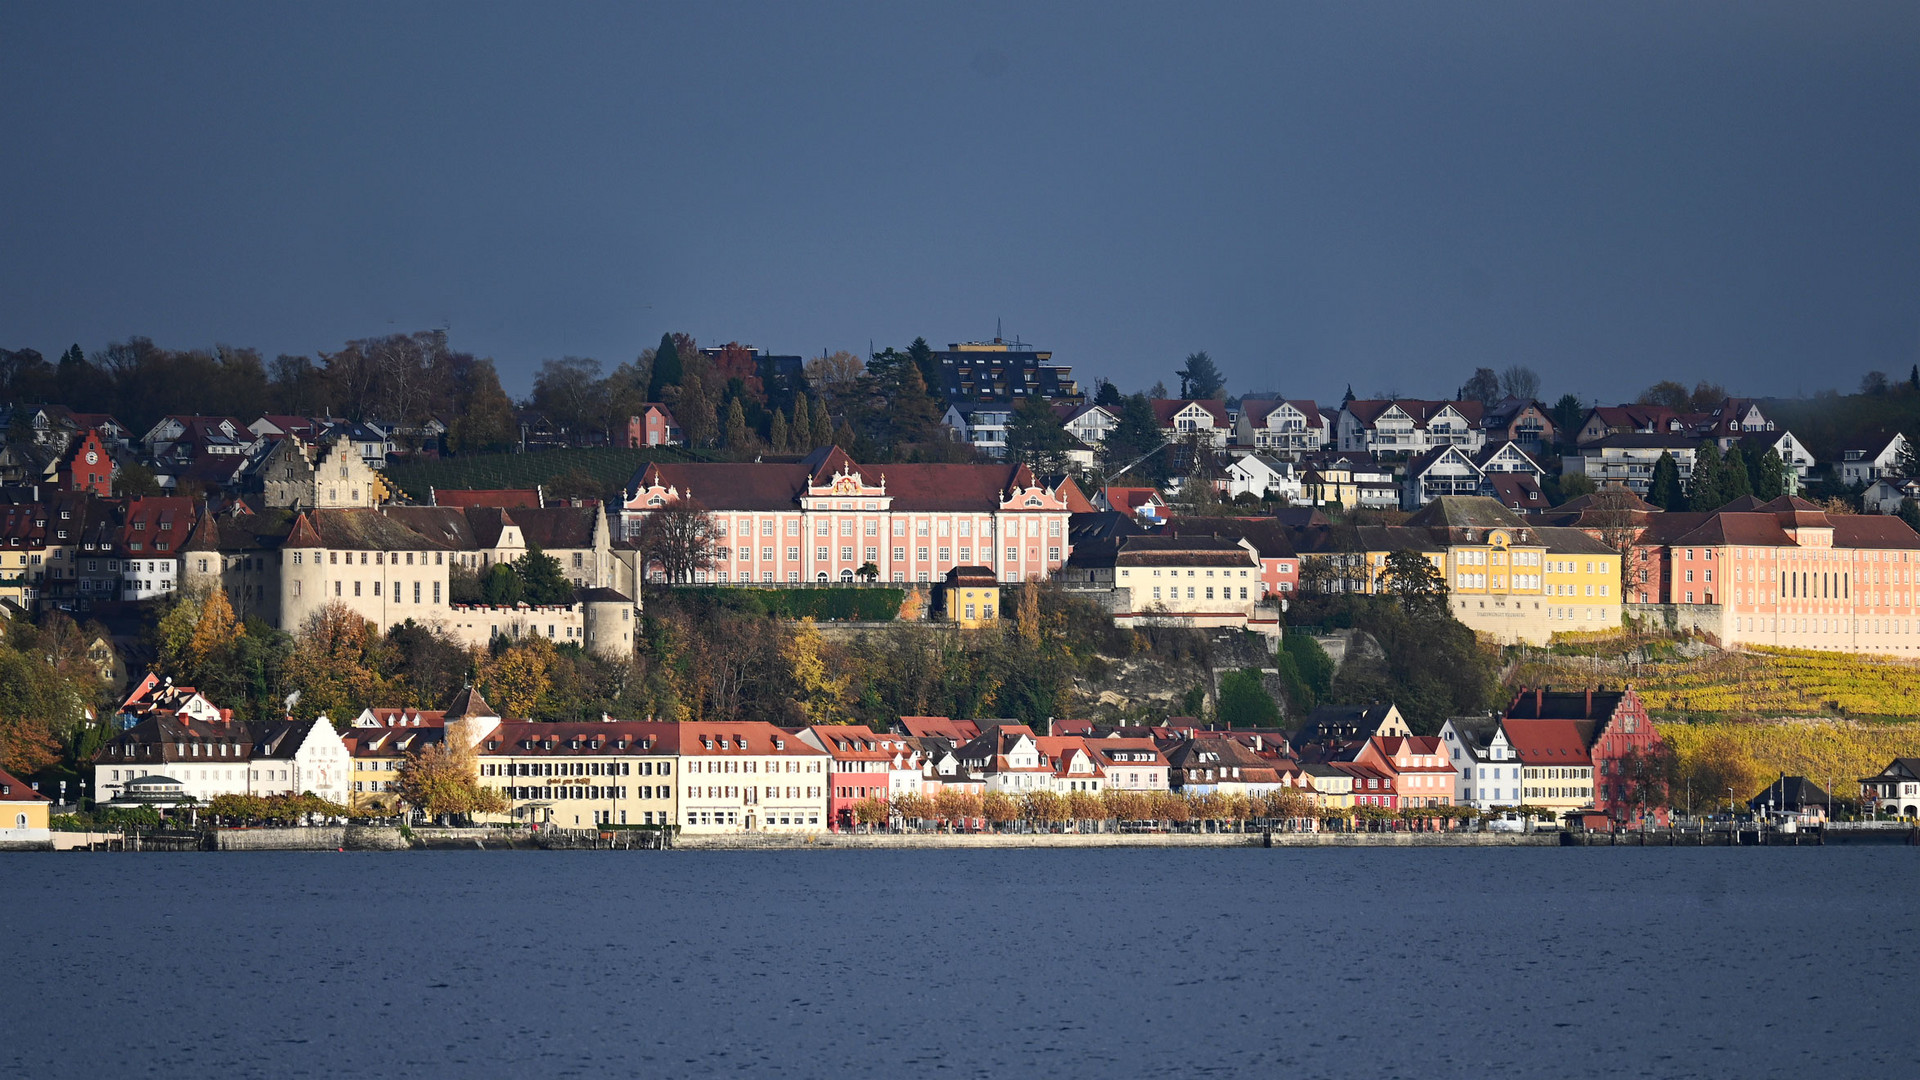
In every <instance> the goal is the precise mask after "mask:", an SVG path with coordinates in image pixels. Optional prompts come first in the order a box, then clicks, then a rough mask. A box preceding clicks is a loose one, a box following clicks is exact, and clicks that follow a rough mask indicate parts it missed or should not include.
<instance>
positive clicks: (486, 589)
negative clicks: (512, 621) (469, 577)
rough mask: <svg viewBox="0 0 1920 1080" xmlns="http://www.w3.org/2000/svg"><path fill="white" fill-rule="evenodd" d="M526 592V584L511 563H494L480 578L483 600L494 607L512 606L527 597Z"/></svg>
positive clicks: (481, 597)
mask: <svg viewBox="0 0 1920 1080" xmlns="http://www.w3.org/2000/svg"><path fill="white" fill-rule="evenodd" d="M525 593H526V584H525V583H524V582H522V581H521V580H520V575H519V574H517V573H515V572H514V569H513V565H512V564H511V563H503V562H499V563H494V564H493V565H492V566H490V567H488V568H487V572H486V573H485V574H484V575H482V576H481V578H480V599H481V602H483V603H486V604H489V605H491V606H493V607H512V606H513V605H515V604H517V603H519V602H520V601H521V600H524V599H526V596H525Z"/></svg>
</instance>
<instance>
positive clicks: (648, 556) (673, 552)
mask: <svg viewBox="0 0 1920 1080" xmlns="http://www.w3.org/2000/svg"><path fill="white" fill-rule="evenodd" d="M635 542H636V543H637V544H638V545H639V548H640V553H641V557H642V558H643V559H645V560H646V565H647V566H648V567H649V568H651V567H653V566H655V565H657V566H658V567H659V569H660V573H661V575H662V576H664V577H665V578H666V580H668V581H671V582H684V581H692V580H693V575H694V572H695V571H698V570H705V569H706V568H708V567H709V566H712V565H713V562H714V559H715V558H717V557H718V555H719V537H718V535H717V534H716V532H715V526H714V521H713V515H711V514H709V513H707V508H706V507H704V506H702V505H701V504H700V503H699V501H698V500H696V499H694V498H693V497H692V496H686V497H683V498H679V499H675V500H673V501H671V502H669V503H667V504H666V505H664V506H658V507H654V508H653V509H652V510H651V511H649V512H648V514H647V516H646V519H645V520H644V521H642V522H641V523H640V532H639V534H638V535H637V536H636V537H635Z"/></svg>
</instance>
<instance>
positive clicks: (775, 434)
mask: <svg viewBox="0 0 1920 1080" xmlns="http://www.w3.org/2000/svg"><path fill="white" fill-rule="evenodd" d="M767 441H768V442H770V443H772V444H773V452H774V453H776V454H784V453H786V452H787V414H785V413H783V412H781V411H780V410H779V409H775V410H773V419H772V420H771V421H769V422H768V425H767Z"/></svg>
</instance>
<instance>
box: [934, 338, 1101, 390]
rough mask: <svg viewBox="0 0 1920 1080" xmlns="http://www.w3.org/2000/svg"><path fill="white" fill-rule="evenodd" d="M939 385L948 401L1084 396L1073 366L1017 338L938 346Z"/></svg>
mask: <svg viewBox="0 0 1920 1080" xmlns="http://www.w3.org/2000/svg"><path fill="white" fill-rule="evenodd" d="M933 359H934V363H935V364H936V365H937V366H938V368H939V373H940V383H939V385H938V386H936V387H933V388H932V389H933V390H935V392H937V393H938V394H940V395H941V397H942V398H943V399H944V400H945V401H946V403H947V404H949V405H952V404H955V403H957V402H962V401H1019V400H1020V399H1021V398H1044V399H1046V400H1048V401H1075V400H1078V399H1079V398H1080V397H1081V394H1080V384H1079V383H1077V382H1075V381H1074V379H1073V369H1072V368H1071V367H1067V366H1065V365H1063V364H1056V363H1054V362H1053V353H1052V352H1051V351H1043V350H1039V349H1033V348H1030V347H1028V346H1026V345H1023V344H1021V343H1019V342H1017V341H1014V342H1009V341H1003V340H1001V339H1000V338H994V339H993V340H992V341H963V342H955V343H954V344H951V345H948V346H947V347H946V348H945V349H940V350H936V351H935V352H934V354H933Z"/></svg>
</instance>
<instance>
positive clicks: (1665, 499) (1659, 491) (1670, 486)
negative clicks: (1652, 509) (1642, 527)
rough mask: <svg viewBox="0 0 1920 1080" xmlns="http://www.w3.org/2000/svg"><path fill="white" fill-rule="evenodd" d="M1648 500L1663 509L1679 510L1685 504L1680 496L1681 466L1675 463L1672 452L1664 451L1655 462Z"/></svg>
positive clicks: (1648, 489) (1648, 486) (1648, 487)
mask: <svg viewBox="0 0 1920 1080" xmlns="http://www.w3.org/2000/svg"><path fill="white" fill-rule="evenodd" d="M1647 501H1648V502H1650V503H1652V504H1653V505H1655V506H1657V507H1659V508H1660V509H1662V510H1677V509H1679V508H1680V507H1681V506H1682V505H1684V504H1683V503H1682V502H1681V496H1680V466H1678V465H1676V464H1675V463H1674V460H1673V455H1672V454H1668V453H1664V452H1663V453H1662V454H1661V455H1660V460H1658V461H1656V462H1654V463H1653V479H1652V480H1651V481H1650V482H1649V483H1648V484H1647Z"/></svg>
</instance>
